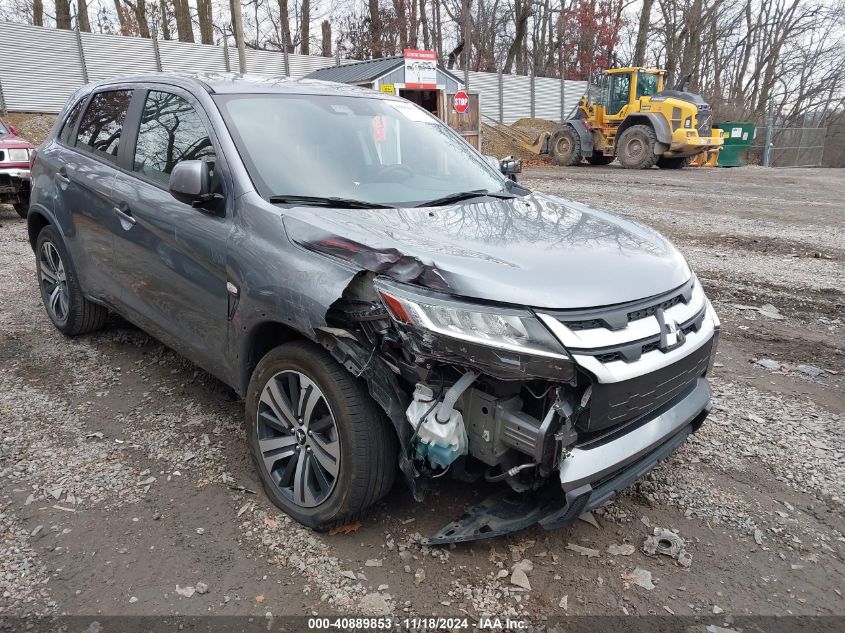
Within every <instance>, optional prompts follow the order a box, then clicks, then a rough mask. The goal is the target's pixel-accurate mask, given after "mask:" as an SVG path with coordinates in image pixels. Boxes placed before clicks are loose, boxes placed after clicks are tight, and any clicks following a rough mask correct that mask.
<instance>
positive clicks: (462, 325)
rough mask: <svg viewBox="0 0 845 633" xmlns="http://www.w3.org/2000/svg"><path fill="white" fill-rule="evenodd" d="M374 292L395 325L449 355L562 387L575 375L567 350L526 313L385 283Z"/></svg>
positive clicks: (380, 284)
mask: <svg viewBox="0 0 845 633" xmlns="http://www.w3.org/2000/svg"><path fill="white" fill-rule="evenodd" d="M375 287H376V290H377V291H378V293H379V296H380V297H381V299H382V302H383V303H384V305H385V307H386V308H387V310H388V312H389V313H390V315H391V316H392V317H393V319H394V320H395V321H397V322H398V323H401V324H403V325H405V326H408V327H410V328H413V329H417V330H420V331H422V332H424V333H427V334H429V335H434V337H435V338H437V339H439V340H440V341H441V347H442V348H444V350H445V351H448V352H451V353H452V354H453V355H456V356H457V355H461V354H463V355H465V356H467V358H465V360H467V361H469V362H473V363H475V364H481V365H495V366H497V367H499V368H503V369H507V370H510V371H511V372H514V371H516V372H518V373H519V374H522V375H526V374H528V375H529V376H530V375H532V374H533V376H535V377H548V378H555V379H559V380H565V381H568V380H570V379H571V377H572V375H574V363H573V361H572V359H571V358H570V357H569V355H568V354H567V352H566V350H565V349H564V348H563V346H562V345H561V344H560V342H559V341H558V340H557V339H556V338H555V337H554V336H553V335H552V334H551V332H549V331H548V330H547V329H546V327H545V326H544V325H543V324H542V323H541V322H540V321H539V320H538V319H537V318H536V317H535V316H534V315H533V314H532V313H531V312H529V311H528V310H523V309H519V308H508V307H504V306H491V305H484V304H477V303H467V302H463V301H458V300H453V299H451V298H449V297H446V296H443V295H441V294H436V293H432V292H427V291H425V290H423V289H418V288H414V287H411V286H407V285H405V284H398V283H395V282H392V281H390V280H387V279H384V278H379V279H377V280H376V282H375ZM429 338H430V336H429ZM479 348H482V349H486V350H489V351H488V352H486V353H479V351H478V350H479Z"/></svg>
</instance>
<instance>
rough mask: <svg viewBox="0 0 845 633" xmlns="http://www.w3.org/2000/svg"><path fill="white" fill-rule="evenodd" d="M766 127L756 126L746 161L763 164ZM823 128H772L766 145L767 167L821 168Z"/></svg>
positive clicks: (825, 131) (823, 140) (823, 141)
mask: <svg viewBox="0 0 845 633" xmlns="http://www.w3.org/2000/svg"><path fill="white" fill-rule="evenodd" d="M766 132H767V128H766V127H758V128H757V136H756V138H755V139H754V143H753V144H752V145H751V147H750V148H749V162H750V163H752V164H757V165H763V164H765V154H766V139H767V134H766ZM826 137H827V128H823V127H774V128H772V140H771V145H770V146H769V166H770V167H821V166H822V163H823V160H824V147H825V139H826Z"/></svg>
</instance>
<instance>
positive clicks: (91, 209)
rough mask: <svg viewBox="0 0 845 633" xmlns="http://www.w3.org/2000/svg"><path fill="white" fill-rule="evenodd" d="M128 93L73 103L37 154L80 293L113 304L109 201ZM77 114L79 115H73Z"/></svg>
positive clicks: (113, 223) (113, 227) (114, 221)
mask: <svg viewBox="0 0 845 633" xmlns="http://www.w3.org/2000/svg"><path fill="white" fill-rule="evenodd" d="M132 95H133V90H132V89H131V88H120V89H107V90H101V91H98V92H95V93H94V94H93V95H91V96H90V97H89V98H88V99H87V100H83V101H81V102H80V103H78V104H75V105H74V106H73V108H72V110H71V112H70V113H69V115H68V118H67V120H66V123H65V127H64V128H63V129H62V131H61V133H60V134H59V137H58V138H57V139H56V140H55V141H54V142H52V143H50V144H48V145H47V146H46V147H44V148H42V151H41V152H40V153H39V159H40V160H43V161H45V162H46V163H47V164H48V165H49V172H50V173H51V174H52V177H53V180H54V187H53V191H54V194H53V201H52V203H53V210H54V213H55V215H56V219H57V221H58V222H59V224H60V228H61V230H62V233H63V236H64V238H65V242H66V246H67V248H68V250H69V252H70V256H71V260H72V261H73V265H74V268H75V270H76V273H77V275H78V276H79V279H80V282H81V285H82V288H83V290H84V291H85V292H86V294H88V295H89V296H93V297H95V298H97V299H100V300H102V301H105V302H107V303H109V304H114V303H115V302H116V300H117V298H118V296H119V288H118V286H117V285H116V284H115V279H114V277H113V276H112V275H111V270H112V268H113V265H114V249H113V235H114V233H115V231H117V230H119V227H120V225H119V221H118V218H117V217H116V215H115V212H114V207H115V200H114V198H113V196H112V194H113V186H114V181H115V177H116V176H117V173H118V170H117V163H118V157H119V155H120V151H121V149H122V148H123V146H122V143H123V142H124V141H123V125H124V122H125V119H126V115H127V112H128V110H129V104H130V103H131V100H132ZM80 112H81V113H82V114H81V116H79V113H80Z"/></svg>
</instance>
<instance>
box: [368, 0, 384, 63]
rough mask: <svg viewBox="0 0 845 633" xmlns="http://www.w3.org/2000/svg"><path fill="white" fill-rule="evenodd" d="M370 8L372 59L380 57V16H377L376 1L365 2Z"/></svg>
mask: <svg viewBox="0 0 845 633" xmlns="http://www.w3.org/2000/svg"><path fill="white" fill-rule="evenodd" d="M367 4H368V5H369V8H370V49H371V50H372V52H373V57H374V58H376V57H381V56H382V54H383V53H382V48H381V37H382V31H381V15H380V14H379V7H378V0H367Z"/></svg>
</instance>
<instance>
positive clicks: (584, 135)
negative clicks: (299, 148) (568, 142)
mask: <svg viewBox="0 0 845 633" xmlns="http://www.w3.org/2000/svg"><path fill="white" fill-rule="evenodd" d="M564 125H568V126H570V127H571V128H572V129H574V130H575V131H576V132H577V133H578V138H580V139H581V155H582V156H589V155H590V154H592V153H593V148H594V146H593V133H592V132H591V131H590V130H589V129H588V128H587V120H586V119H569V120H568V121H566V123H564Z"/></svg>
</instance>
